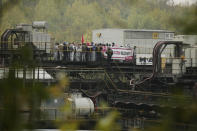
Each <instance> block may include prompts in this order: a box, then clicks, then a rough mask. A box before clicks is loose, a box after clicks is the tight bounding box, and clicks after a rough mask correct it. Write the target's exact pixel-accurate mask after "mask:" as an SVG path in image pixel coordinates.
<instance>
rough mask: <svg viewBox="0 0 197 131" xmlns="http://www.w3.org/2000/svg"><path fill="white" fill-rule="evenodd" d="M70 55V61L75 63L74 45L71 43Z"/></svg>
mask: <svg viewBox="0 0 197 131" xmlns="http://www.w3.org/2000/svg"><path fill="white" fill-rule="evenodd" d="M69 52H70V53H69V54H70V61H71V62H73V61H74V53H75V52H74V43H71V44H70V45H69Z"/></svg>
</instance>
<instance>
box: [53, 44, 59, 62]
mask: <svg viewBox="0 0 197 131" xmlns="http://www.w3.org/2000/svg"><path fill="white" fill-rule="evenodd" d="M58 45H59V43H55V46H54V60H55V61H57V60H58V57H59V48H58Z"/></svg>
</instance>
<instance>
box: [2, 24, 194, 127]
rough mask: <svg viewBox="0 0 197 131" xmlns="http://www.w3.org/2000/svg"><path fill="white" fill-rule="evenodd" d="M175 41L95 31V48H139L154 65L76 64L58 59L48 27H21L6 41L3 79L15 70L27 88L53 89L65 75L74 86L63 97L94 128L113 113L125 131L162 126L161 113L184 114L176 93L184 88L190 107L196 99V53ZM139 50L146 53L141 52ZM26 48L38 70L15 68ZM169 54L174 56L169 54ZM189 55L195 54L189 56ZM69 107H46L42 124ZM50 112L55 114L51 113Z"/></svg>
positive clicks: (163, 35) (164, 35)
mask: <svg viewBox="0 0 197 131" xmlns="http://www.w3.org/2000/svg"><path fill="white" fill-rule="evenodd" d="M173 37H174V32H171V31H163V30H148V31H147V30H120V29H103V30H95V31H93V42H95V43H112V42H114V43H117V44H123V45H129V46H130V47H131V48H134V46H137V48H139V50H138V51H137V52H136V55H137V54H152V56H151V57H152V60H151V64H140V65H139V64H137V63H136V62H131V63H121V62H116V61H112V62H110V63H109V62H107V61H106V60H105V59H104V58H102V59H99V60H95V61H85V62H84V61H83V62H82V61H80V62H75V61H65V60H54V59H53V52H54V49H53V45H54V43H51V41H50V35H49V34H48V33H47V23H46V22H34V23H33V24H32V25H27V24H20V25H18V26H16V28H15V29H8V30H6V31H5V32H4V33H3V35H2V36H1V43H0V45H1V46H0V59H1V63H0V67H1V70H0V73H1V74H0V79H1V80H2V79H5V78H6V76H7V75H6V74H8V72H9V71H10V70H14V71H15V77H16V78H18V79H23V80H24V81H25V82H28V81H29V80H36V81H39V82H42V83H43V84H45V85H51V84H54V83H57V74H58V73H60V72H61V73H62V72H63V73H65V74H66V75H67V76H68V78H69V81H70V85H69V88H68V90H65V91H64V94H65V97H66V98H67V99H68V100H69V101H70V102H72V107H73V113H74V117H75V118H78V119H81V118H86V120H88V122H92V123H93V124H92V125H94V124H95V117H93V116H94V115H101V116H102V115H105V114H106V113H107V112H108V110H113V109H117V110H118V111H119V112H120V113H121V116H122V117H123V118H125V119H121V120H119V122H120V123H121V124H122V127H123V128H124V129H128V128H129V127H130V126H134V127H139V128H143V127H144V126H145V125H144V121H145V119H144V118H146V120H147V119H150V120H152V119H154V120H157V119H159V117H160V113H161V112H160V110H161V109H163V108H173V109H175V110H176V109H177V108H179V107H178V105H176V102H174V103H173V104H174V106H173V107H170V106H169V105H168V103H169V101H173V98H172V95H173V93H172V92H171V89H173V88H176V87H177V86H179V85H181V88H182V89H183V90H185V91H186V92H185V93H187V94H185V96H184V100H185V101H186V102H191V100H192V99H193V98H192V94H193V86H194V84H195V82H196V80H197V55H195V54H196V53H197V48H196V47H194V46H193V45H188V44H187V43H186V44H185V43H183V42H182V41H173ZM140 44H141V45H140ZM144 45H146V46H144ZM140 46H142V47H145V48H143V50H140ZM23 47H29V48H31V49H32V54H33V57H32V58H33V60H34V61H36V64H35V66H34V68H31V69H29V70H28V67H26V66H23V67H20V68H14V67H12V68H10V66H11V65H12V62H13V61H14V60H17V59H18V60H19V59H20V58H22V54H20V52H19V51H20V49H21V48H23ZM146 48H147V49H146ZM168 48H170V52H169V53H168V51H166V50H168ZM149 49H150V50H149ZM186 50H189V52H190V53H191V54H190V55H188V54H187V51H186ZM185 53H186V54H185ZM183 56H185V57H183ZM163 57H164V58H165V59H163ZM134 59H138V58H137V57H134ZM139 59H142V58H139ZM189 63H190V64H189ZM27 65H28V64H27ZM103 101H104V102H106V103H107V104H108V106H109V107H108V109H103V108H102V107H101V104H100V103H101V102H103ZM161 101H163V103H162V104H161V103H160V102H161ZM49 103H50V104H49ZM64 103H65V101H64V98H57V99H55V100H52V101H51V102H48V103H47V102H43V103H42V105H41V107H42V109H43V110H42V111H43V112H45V113H48V114H49V117H45V118H42V120H46V121H45V122H48V120H56V119H58V118H59V117H61V113H60V111H59V109H58V107H59V106H60V105H62V104H64ZM47 107H48V108H47ZM50 107H53V110H47V109H49V108H50ZM180 108H181V107H180ZM106 110H107V111H106ZM142 110H143V112H142ZM136 121H137V122H136ZM49 126H51V125H49Z"/></svg>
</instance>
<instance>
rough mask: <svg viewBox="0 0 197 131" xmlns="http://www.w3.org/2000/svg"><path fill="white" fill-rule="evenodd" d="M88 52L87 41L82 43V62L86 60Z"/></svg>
mask: <svg viewBox="0 0 197 131" xmlns="http://www.w3.org/2000/svg"><path fill="white" fill-rule="evenodd" d="M86 52H87V46H86V44H85V43H83V44H82V54H81V57H82V58H81V60H82V62H85V61H86Z"/></svg>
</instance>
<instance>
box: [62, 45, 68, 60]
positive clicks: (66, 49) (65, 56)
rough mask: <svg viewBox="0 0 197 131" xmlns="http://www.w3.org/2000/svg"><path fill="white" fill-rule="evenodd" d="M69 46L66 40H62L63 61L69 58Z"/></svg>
mask: <svg viewBox="0 0 197 131" xmlns="http://www.w3.org/2000/svg"><path fill="white" fill-rule="evenodd" d="M68 51H69V46H68V44H67V43H66V42H64V46H63V54H64V61H68V60H69V52H68Z"/></svg>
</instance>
